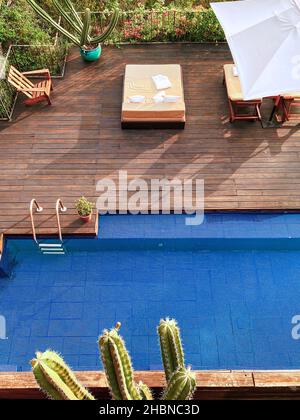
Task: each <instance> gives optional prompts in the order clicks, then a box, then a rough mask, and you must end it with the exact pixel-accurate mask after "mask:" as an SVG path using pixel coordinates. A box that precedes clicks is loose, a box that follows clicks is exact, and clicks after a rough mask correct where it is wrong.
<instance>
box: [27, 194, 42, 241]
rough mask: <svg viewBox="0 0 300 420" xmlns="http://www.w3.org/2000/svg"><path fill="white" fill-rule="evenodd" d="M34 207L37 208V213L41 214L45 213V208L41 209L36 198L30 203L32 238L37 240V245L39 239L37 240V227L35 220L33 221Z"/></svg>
mask: <svg viewBox="0 0 300 420" xmlns="http://www.w3.org/2000/svg"><path fill="white" fill-rule="evenodd" d="M33 206H35V207H36V211H37V213H41V212H42V211H43V207H41V206H40V205H39V204H38V202H37V201H36V199H35V198H33V199H32V200H31V202H30V207H29V211H30V220H31V228H32V236H33V239H34V240H35V242H36V243H37V239H36V232H35V226H34V220H33Z"/></svg>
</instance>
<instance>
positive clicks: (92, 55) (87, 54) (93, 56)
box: [80, 45, 102, 61]
mask: <svg viewBox="0 0 300 420" xmlns="http://www.w3.org/2000/svg"><path fill="white" fill-rule="evenodd" d="M101 51H102V48H101V45H98V47H96V48H94V49H92V50H85V49H83V48H80V55H81V57H82V58H83V60H84V61H96V60H98V58H99V57H100V55H101Z"/></svg>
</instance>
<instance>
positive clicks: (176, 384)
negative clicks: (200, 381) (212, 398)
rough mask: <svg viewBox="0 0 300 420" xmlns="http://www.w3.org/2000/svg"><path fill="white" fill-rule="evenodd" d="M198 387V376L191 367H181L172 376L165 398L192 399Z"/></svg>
mask: <svg viewBox="0 0 300 420" xmlns="http://www.w3.org/2000/svg"><path fill="white" fill-rule="evenodd" d="M195 389H196V377H195V374H194V373H193V372H191V370H190V368H188V369H186V368H185V367H181V368H179V369H178V370H177V371H176V372H174V373H173V375H172V376H171V378H170V381H169V383H168V387H167V388H166V390H165V392H164V394H163V400H168V401H170V400H179V401H183V400H190V399H191V398H192V396H193V393H194V392H195Z"/></svg>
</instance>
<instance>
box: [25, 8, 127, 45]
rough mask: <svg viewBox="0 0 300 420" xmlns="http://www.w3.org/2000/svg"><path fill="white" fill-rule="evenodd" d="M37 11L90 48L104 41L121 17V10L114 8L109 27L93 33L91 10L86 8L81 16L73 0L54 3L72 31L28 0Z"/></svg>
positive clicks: (56, 26) (73, 38)
mask: <svg viewBox="0 0 300 420" xmlns="http://www.w3.org/2000/svg"><path fill="white" fill-rule="evenodd" d="M27 1H28V3H29V4H30V5H31V6H32V8H33V9H34V10H35V11H36V13H37V14H38V15H39V16H40V17H41V18H43V19H44V20H45V21H46V22H47V23H49V24H50V25H52V26H53V27H54V28H55V29H56V30H57V31H59V32H60V33H61V34H63V35H64V36H66V37H67V38H68V39H69V40H70V41H71V42H72V43H74V44H76V45H78V46H79V47H81V48H84V49H90V48H93V47H94V46H96V45H98V44H100V43H102V42H104V41H105V40H106V39H107V38H109V36H110V35H111V33H112V32H113V30H114V28H115V27H116V25H117V23H118V19H119V10H118V9H114V12H113V15H112V18H111V20H110V23H109V24H108V26H107V28H106V29H105V30H104V31H103V32H102V34H100V35H96V36H92V35H91V11H90V9H89V8H86V9H85V11H84V14H83V17H82V18H81V16H80V14H79V13H77V11H76V10H75V7H74V5H73V3H72V1H71V0H53V5H54V7H55V8H56V10H57V12H58V13H59V14H60V15H61V16H62V18H63V19H64V21H65V22H66V23H67V24H68V26H69V27H70V30H72V31H73V33H72V32H70V31H68V30H67V29H65V28H63V27H62V26H61V25H60V24H59V23H57V22H56V21H55V20H54V19H53V18H52V17H51V16H50V15H49V14H48V13H47V12H46V11H45V10H44V9H43V8H42V7H41V6H39V5H38V4H37V3H36V2H35V0H27Z"/></svg>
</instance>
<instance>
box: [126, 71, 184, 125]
mask: <svg viewBox="0 0 300 420" xmlns="http://www.w3.org/2000/svg"><path fill="white" fill-rule="evenodd" d="M156 75H165V76H166V77H167V78H168V79H169V80H170V82H171V86H170V87H169V88H166V89H165V94H166V95H167V99H168V97H169V98H170V97H176V100H174V101H170V100H161V101H160V100H154V99H153V98H154V97H156V95H157V94H158V93H159V92H160V91H158V90H157V89H156V86H155V83H154V81H153V79H152V78H153V76H156ZM136 95H142V96H145V101H144V102H143V103H132V102H131V101H130V98H131V97H133V96H136ZM121 122H122V128H184V125H185V102H184V90H183V82H182V70H181V66H180V65H177V64H175V65H174V64H171V65H127V66H126V69H125V77H124V87H123V103H122V116H121Z"/></svg>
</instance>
